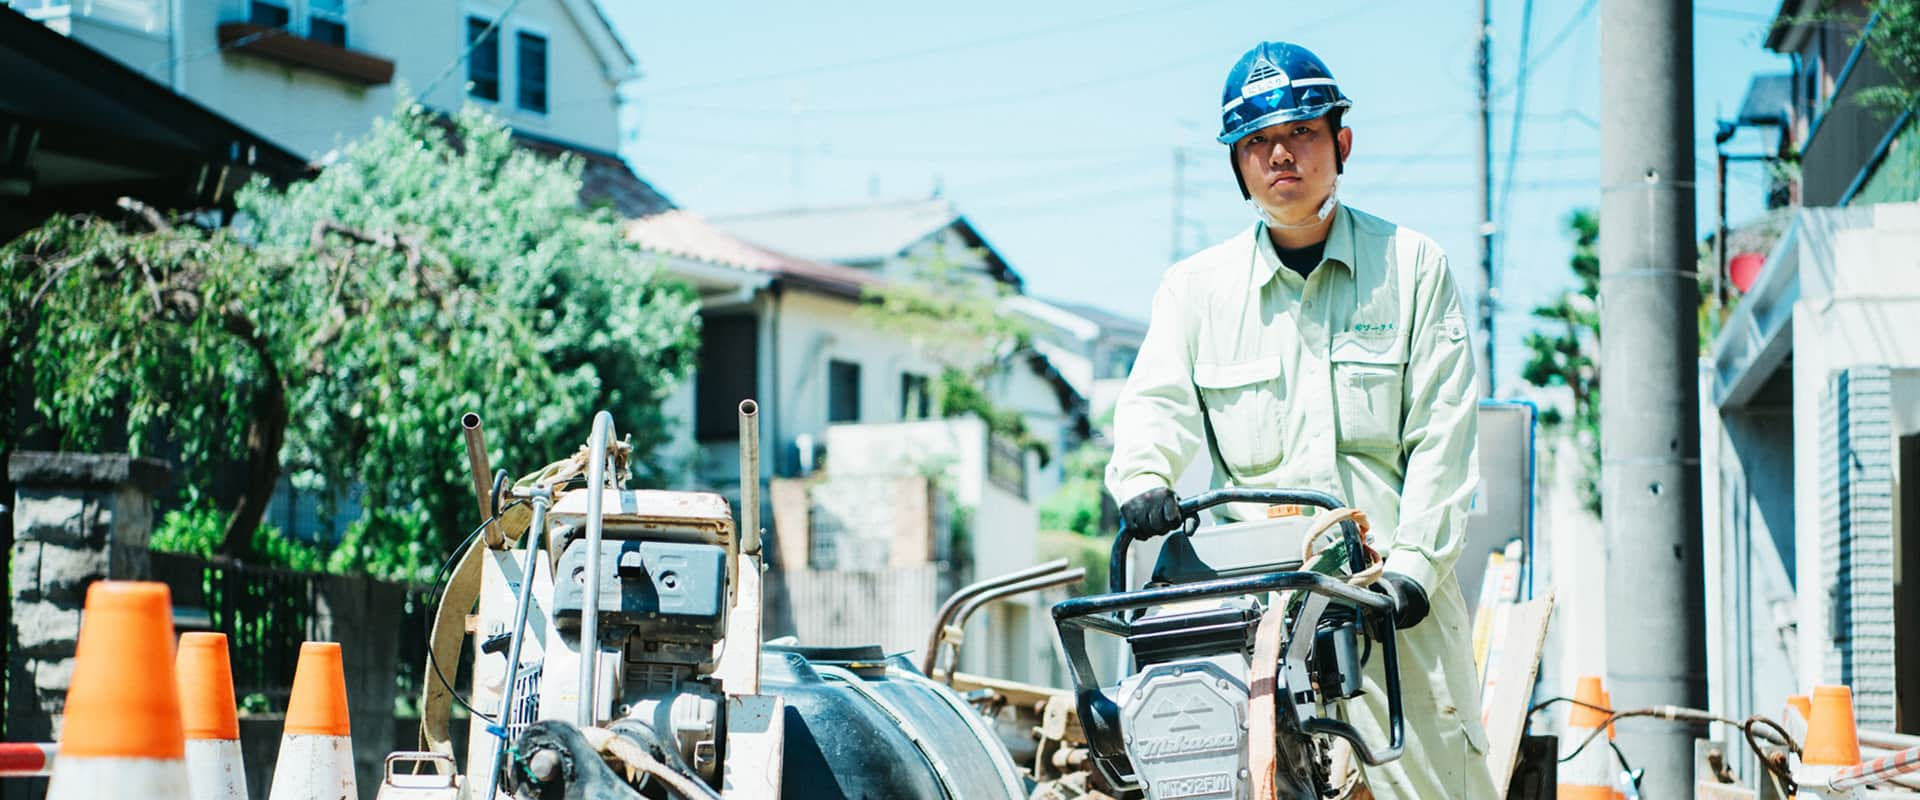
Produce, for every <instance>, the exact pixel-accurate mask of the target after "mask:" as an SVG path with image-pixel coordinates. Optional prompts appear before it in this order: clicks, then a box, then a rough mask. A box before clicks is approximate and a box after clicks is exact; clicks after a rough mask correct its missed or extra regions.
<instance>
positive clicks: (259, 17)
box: [247, 0, 293, 28]
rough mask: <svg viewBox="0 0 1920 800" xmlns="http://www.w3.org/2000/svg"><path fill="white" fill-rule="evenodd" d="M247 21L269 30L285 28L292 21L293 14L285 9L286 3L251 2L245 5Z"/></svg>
mask: <svg viewBox="0 0 1920 800" xmlns="http://www.w3.org/2000/svg"><path fill="white" fill-rule="evenodd" d="M247 21H248V22H251V23H253V24H255V25H264V26H266V27H269V28H285V27H287V25H288V23H291V22H292V21H293V12H292V11H290V10H288V9H287V4H286V3H273V2H268V1H267V0H252V2H250V3H248V4H247Z"/></svg>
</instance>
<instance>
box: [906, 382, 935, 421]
mask: <svg viewBox="0 0 1920 800" xmlns="http://www.w3.org/2000/svg"><path fill="white" fill-rule="evenodd" d="M932 411H933V396H932V394H931V393H929V392H928V391H927V376H925V375H915V374H913V373H911V372H902V373H900V418H901V419H927V418H928V417H931V416H933V413H932Z"/></svg>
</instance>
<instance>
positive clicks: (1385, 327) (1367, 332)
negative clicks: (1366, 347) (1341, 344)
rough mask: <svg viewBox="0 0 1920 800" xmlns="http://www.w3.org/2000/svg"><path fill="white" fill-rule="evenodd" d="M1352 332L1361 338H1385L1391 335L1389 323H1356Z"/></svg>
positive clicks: (1391, 326) (1391, 325)
mask: <svg viewBox="0 0 1920 800" xmlns="http://www.w3.org/2000/svg"><path fill="white" fill-rule="evenodd" d="M1353 331H1354V332H1355V333H1358V334H1360V335H1361V336H1387V335H1390V334H1392V333H1393V323H1391V322H1356V323H1353Z"/></svg>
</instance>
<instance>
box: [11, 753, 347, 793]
mask: <svg viewBox="0 0 1920 800" xmlns="http://www.w3.org/2000/svg"><path fill="white" fill-rule="evenodd" d="M121 797H126V798H134V797H138V798H140V799H141V800H188V798H189V797H190V795H189V794H188V792H187V765H186V763H185V762H182V761H181V760H179V759H177V758H169V759H159V758H113V757H105V756H96V757H89V758H80V757H73V756H69V757H67V758H62V759H60V760H59V761H56V762H54V764H53V782H52V783H51V784H49V785H48V787H47V800H107V798H121ZM336 800H337V798H336Z"/></svg>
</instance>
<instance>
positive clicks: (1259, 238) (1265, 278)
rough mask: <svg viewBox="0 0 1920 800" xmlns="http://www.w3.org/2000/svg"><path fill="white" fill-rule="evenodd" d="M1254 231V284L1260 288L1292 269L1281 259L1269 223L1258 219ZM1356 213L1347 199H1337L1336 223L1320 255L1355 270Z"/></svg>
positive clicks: (1325, 259) (1349, 269)
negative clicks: (1349, 210)
mask: <svg viewBox="0 0 1920 800" xmlns="http://www.w3.org/2000/svg"><path fill="white" fill-rule="evenodd" d="M1252 235H1253V288H1255V289H1258V288H1260V287H1262V286H1265V285H1267V283H1268V282H1270V281H1272V280H1273V276H1274V275H1275V274H1277V273H1279V272H1282V271H1285V272H1292V270H1290V269H1287V268H1286V265H1285V264H1284V263H1283V262H1281V260H1280V251H1278V250H1275V249H1274V247H1273V237H1270V236H1268V235H1267V224H1266V223H1265V222H1256V223H1254V225H1253V229H1252ZM1353 253H1354V246H1353V215H1352V214H1351V213H1349V212H1348V211H1347V206H1346V204H1345V203H1337V204H1335V205H1334V208H1333V227H1331V228H1328V229H1327V249H1326V251H1325V252H1323V253H1322V254H1321V255H1320V263H1322V264H1325V263H1327V262H1329V261H1331V262H1333V263H1335V264H1339V265H1340V266H1342V267H1345V268H1346V269H1347V271H1348V272H1352V271H1353Z"/></svg>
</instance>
